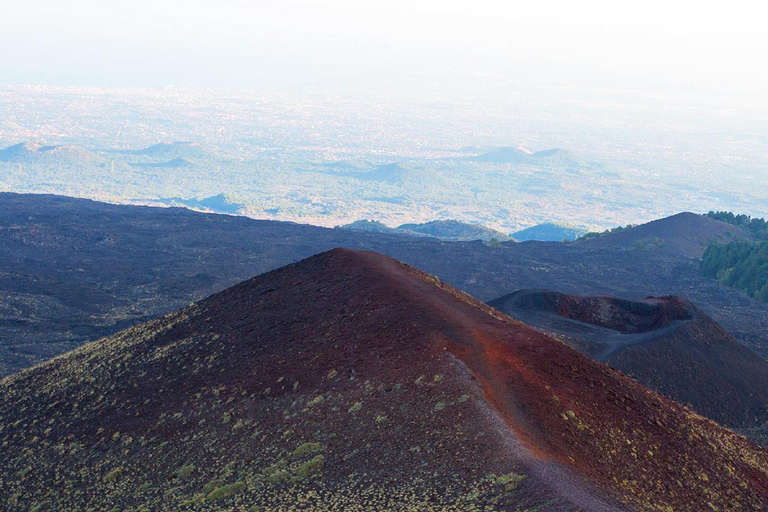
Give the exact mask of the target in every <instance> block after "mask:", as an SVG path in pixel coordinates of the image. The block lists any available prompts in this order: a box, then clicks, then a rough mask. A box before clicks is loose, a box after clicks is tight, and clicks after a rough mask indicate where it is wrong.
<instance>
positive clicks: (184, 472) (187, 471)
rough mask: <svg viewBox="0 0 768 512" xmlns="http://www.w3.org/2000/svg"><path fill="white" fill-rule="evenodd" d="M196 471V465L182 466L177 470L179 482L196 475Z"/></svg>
mask: <svg viewBox="0 0 768 512" xmlns="http://www.w3.org/2000/svg"><path fill="white" fill-rule="evenodd" d="M195 469H197V468H196V467H195V465H194V464H187V465H185V466H181V467H180V468H179V469H177V470H176V478H178V479H179V480H184V479H185V478H187V477H188V476H189V475H191V474H192V473H194V471H195Z"/></svg>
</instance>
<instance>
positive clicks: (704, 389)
mask: <svg viewBox="0 0 768 512" xmlns="http://www.w3.org/2000/svg"><path fill="white" fill-rule="evenodd" d="M489 304H490V305H492V306H494V307H496V308H497V309H499V310H500V311H502V312H504V313H506V314H508V315H510V316H513V317H515V318H517V319H519V320H522V321H524V322H525V323H526V324H528V325H531V326H536V327H539V328H542V329H544V330H545V331H546V332H551V333H554V334H556V335H563V336H562V337H560V336H558V337H559V338H560V339H562V340H563V341H565V342H566V343H568V344H569V345H571V346H573V347H574V348H577V349H578V350H580V351H581V352H583V353H585V354H587V355H589V356H590V357H592V358H595V359H597V360H599V361H602V362H605V363H607V364H609V365H610V366H612V367H614V368H616V369H618V370H621V371H622V372H623V373H625V374H627V375H629V376H631V377H633V378H635V379H637V380H638V381H640V382H641V383H643V384H645V385H646V386H648V387H650V388H652V389H655V390H657V391H659V392H660V393H662V394H664V395H666V396H669V397H671V398H673V399H674V400H677V401H679V402H681V403H683V404H689V405H690V406H691V407H692V408H693V409H694V410H696V411H697V412H698V413H700V414H703V415H705V416H707V417H709V418H712V419H714V420H716V421H718V422H719V423H721V424H724V425H727V426H729V427H734V428H740V429H745V428H755V427H759V426H761V425H762V424H764V423H768V361H767V360H765V359H764V358H762V357H760V356H759V355H757V354H755V353H754V352H752V351H751V350H749V349H747V348H746V347H744V346H743V345H741V344H740V343H738V342H737V341H736V340H735V339H734V338H733V336H731V335H730V334H729V333H728V332H726V331H725V329H723V328H722V327H721V326H720V325H718V324H717V322H715V321H714V320H712V319H711V318H710V317H708V316H707V315H705V314H704V313H703V312H701V311H700V310H699V309H698V308H696V307H695V306H694V305H693V304H692V303H691V302H690V301H687V300H685V299H682V298H680V297H659V298H654V297H649V298H646V299H643V300H637V301H633V300H625V299H620V298H617V297H610V296H581V295H567V294H563V293H557V292H553V291H547V290H520V291H517V292H515V293H511V294H509V295H506V296H504V297H501V298H499V299H496V300H494V301H491V302H490V303H489ZM766 433H768V432H766Z"/></svg>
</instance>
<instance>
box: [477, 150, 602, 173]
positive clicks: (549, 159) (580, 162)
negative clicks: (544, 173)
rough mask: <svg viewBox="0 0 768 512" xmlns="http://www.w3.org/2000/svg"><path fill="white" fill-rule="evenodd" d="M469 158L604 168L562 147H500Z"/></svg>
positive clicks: (511, 162)
mask: <svg viewBox="0 0 768 512" xmlns="http://www.w3.org/2000/svg"><path fill="white" fill-rule="evenodd" d="M468 160H471V161H473V162H485V163H494V164H522V165H534V166H539V167H547V168H550V167H551V168H563V169H576V170H588V169H595V170H598V169H602V168H603V166H602V165H600V164H598V163H597V162H591V161H589V160H588V159H586V158H584V157H582V156H580V155H577V154H575V153H573V152H571V151H568V150H565V149H560V148H554V149H547V150H544V151H537V152H535V153H532V152H530V151H527V150H526V149H525V148H521V147H517V148H515V147H499V148H495V149H493V150H492V151H489V152H487V153H483V154H481V155H476V156H472V157H468Z"/></svg>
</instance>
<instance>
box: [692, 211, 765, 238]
mask: <svg viewBox="0 0 768 512" xmlns="http://www.w3.org/2000/svg"><path fill="white" fill-rule="evenodd" d="M707 217H709V218H711V219H716V220H719V221H722V222H727V223H728V224H733V225H734V226H739V227H740V228H743V229H746V230H747V231H751V232H752V233H754V234H755V235H756V236H757V237H758V238H761V239H763V240H768V222H766V221H765V219H762V218H758V217H750V216H749V215H744V214H740V215H735V214H734V213H733V212H725V211H723V212H713V211H711V212H709V213H708V214H707Z"/></svg>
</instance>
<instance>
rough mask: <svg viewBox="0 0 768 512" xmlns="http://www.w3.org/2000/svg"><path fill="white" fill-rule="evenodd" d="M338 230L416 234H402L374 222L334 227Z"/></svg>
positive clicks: (357, 222)
mask: <svg viewBox="0 0 768 512" xmlns="http://www.w3.org/2000/svg"><path fill="white" fill-rule="evenodd" d="M336 227H337V228H338V229H351V230H353V231H367V232H369V233H389V234H393V235H412V236H413V235H416V233H403V232H402V231H400V230H398V229H397V228H390V227H389V226H387V225H386V224H384V223H382V222H379V221H376V220H356V221H355V222H350V223H349V224H344V225H342V226H336Z"/></svg>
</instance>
